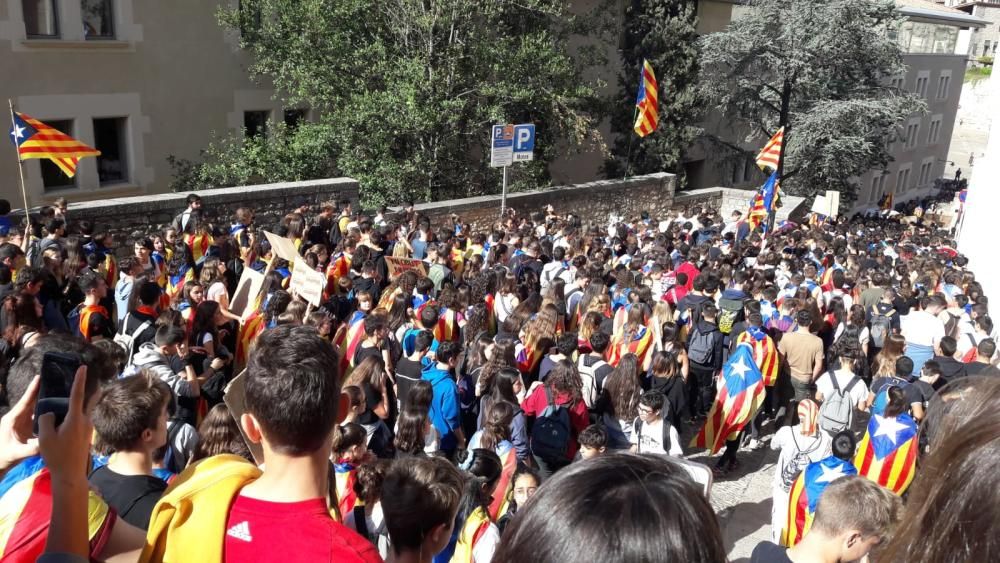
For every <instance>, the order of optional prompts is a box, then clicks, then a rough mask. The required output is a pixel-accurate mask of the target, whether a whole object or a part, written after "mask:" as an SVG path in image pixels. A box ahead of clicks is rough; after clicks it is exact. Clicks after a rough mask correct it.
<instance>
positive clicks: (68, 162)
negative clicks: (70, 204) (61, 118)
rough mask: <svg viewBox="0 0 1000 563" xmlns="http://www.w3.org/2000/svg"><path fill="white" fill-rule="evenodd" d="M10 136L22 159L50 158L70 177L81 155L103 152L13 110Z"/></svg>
mask: <svg viewBox="0 0 1000 563" xmlns="http://www.w3.org/2000/svg"><path fill="white" fill-rule="evenodd" d="M10 140H11V142H12V143H14V146H16V147H17V154H18V156H19V157H21V159H22V160H25V159H28V158H47V159H49V160H51V161H52V162H53V163H54V164H55V165H56V166H58V167H59V169H60V170H62V171H63V173H64V174H66V175H67V176H69V177H70V178H72V177H73V176H74V175H76V165H77V163H78V162H80V159H81V158H83V157H85V156H100V155H101V151H99V150H97V149H95V148H93V147H90V146H87V145H85V144H83V143H81V142H80V141H77V140H76V139H74V138H73V137H70V136H69V135H67V134H65V133H63V132H62V131H59V130H58V129H55V128H52V127H49V126H48V125H46V124H44V123H42V122H41V121H38V120H37V119H35V118H33V117H30V116H28V115H26V114H23V113H20V112H14V126H13V127H11V128H10Z"/></svg>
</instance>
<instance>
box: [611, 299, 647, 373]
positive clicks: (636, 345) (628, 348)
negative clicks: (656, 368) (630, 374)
mask: <svg viewBox="0 0 1000 563" xmlns="http://www.w3.org/2000/svg"><path fill="white" fill-rule="evenodd" d="M622 308H623V309H624V307H622ZM652 344H653V331H651V330H649V329H647V328H646V327H644V326H640V327H639V329H638V330H636V331H635V334H633V335H632V337H631V338H630V339H629V341H628V342H625V332H624V330H623V331H620V332H618V333H617V334H615V335H614V336H613V337H612V338H611V346H610V347H609V348H608V363H609V364H611V365H612V366H617V365H618V362H620V361H621V360H622V358H623V357H624V356H625V355H626V354H635V355H636V357H638V358H639V365H640V366H641V365H642V363H643V361H645V359H646V354H647V353H648V352H649V350H650V348H651V345H652Z"/></svg>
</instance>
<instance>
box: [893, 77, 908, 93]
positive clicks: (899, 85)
mask: <svg viewBox="0 0 1000 563" xmlns="http://www.w3.org/2000/svg"><path fill="white" fill-rule="evenodd" d="M904 80H905V78H904V77H902V76H897V77H896V78H893V79H892V82H890V86H892V88H894V89H896V90H902V89H903V81H904Z"/></svg>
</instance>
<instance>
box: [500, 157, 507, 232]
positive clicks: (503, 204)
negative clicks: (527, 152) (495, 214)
mask: <svg viewBox="0 0 1000 563" xmlns="http://www.w3.org/2000/svg"><path fill="white" fill-rule="evenodd" d="M502 193H503V195H501V196H500V220H501V221H502V220H503V215H504V212H506V211H507V167H506V166H504V167H503V192H502Z"/></svg>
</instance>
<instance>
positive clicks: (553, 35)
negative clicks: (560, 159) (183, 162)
mask: <svg viewBox="0 0 1000 563" xmlns="http://www.w3.org/2000/svg"><path fill="white" fill-rule="evenodd" d="M221 19H222V21H223V22H224V23H225V24H226V25H228V26H230V27H231V28H233V29H234V30H239V31H240V36H241V44H242V46H243V48H245V49H246V50H247V51H248V52H249V53H250V55H251V56H252V63H251V65H250V72H251V74H252V75H254V76H258V77H264V78H267V79H269V80H270V81H271V82H272V83H273V84H274V86H275V87H276V89H277V90H278V91H279V92H284V93H286V95H287V99H288V101H289V102H290V103H293V104H307V105H309V106H310V107H311V108H313V109H315V110H318V112H319V113H318V114H319V115H320V116H321V117H320V124H319V127H322V128H325V132H324V133H323V134H318V133H317V131H316V130H315V128H313V129H306V130H305V131H308V132H309V133H310V134H311V135H313V136H314V137H321V138H323V139H324V140H325V139H329V141H330V151H329V154H330V158H331V159H333V160H335V168H336V169H337V170H339V171H341V172H342V173H344V174H347V175H350V176H352V177H355V178H357V179H359V180H360V181H361V183H362V186H363V187H364V189H363V190H362V198H363V200H364V201H365V203H367V204H372V205H374V204H379V203H387V202H398V201H400V200H402V199H405V198H415V199H418V200H425V199H432V198H442V197H461V196H467V195H476V194H480V193H487V192H492V191H495V190H497V189H498V187H499V179H500V172H499V170H496V169H491V168H489V167H488V162H487V161H488V158H489V147H488V142H489V126H490V125H491V124H494V123H505V122H517V123H521V122H535V123H536V124H537V128H536V131H537V137H538V138H537V140H536V145H535V147H536V149H535V158H536V160H535V161H534V162H531V163H528V164H525V165H519V166H518V170H517V174H516V175H515V185H514V188H515V189H516V188H517V187H518V183H519V184H520V185H522V186H537V185H539V184H542V183H546V181H547V179H548V175H547V174H548V173H547V165H548V163H550V162H551V161H552V160H553V159H554V158H555V157H556V156H557V153H558V151H559V150H562V151H565V150H566V148H567V147H574V146H583V145H587V144H589V143H598V144H599V142H600V139H599V134H598V133H597V128H596V126H595V124H596V119H597V118H596V113H594V108H596V107H598V104H597V101H598V98H597V94H596V92H597V88H599V87H600V84H599V83H598V82H597V81H587V80H584V79H582V78H581V76H584V71H585V67H586V66H587V65H588V64H590V63H592V62H594V61H592V60H590V59H589V58H588V57H584V56H579V57H574V56H571V55H570V50H569V40H570V37H571V36H572V35H573V34H574V33H575V32H577V31H579V30H577V29H576V28H575V25H576V21H575V19H574V17H573V16H572V15H571V14H570V13H569V11H568V1H567V0H521V1H519V2H479V1H475V0H380V1H378V2H372V1H370V0H241V2H240V3H239V8H238V9H235V10H224V11H223V12H222V14H221ZM584 54H586V53H584ZM230 152H232V151H230Z"/></svg>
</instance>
